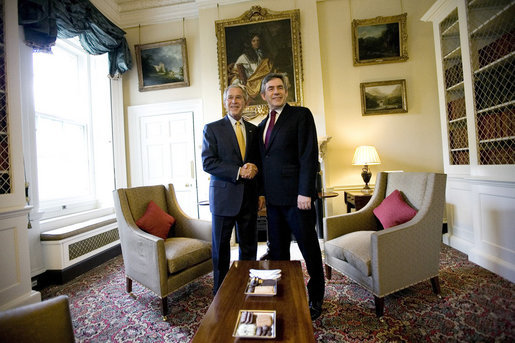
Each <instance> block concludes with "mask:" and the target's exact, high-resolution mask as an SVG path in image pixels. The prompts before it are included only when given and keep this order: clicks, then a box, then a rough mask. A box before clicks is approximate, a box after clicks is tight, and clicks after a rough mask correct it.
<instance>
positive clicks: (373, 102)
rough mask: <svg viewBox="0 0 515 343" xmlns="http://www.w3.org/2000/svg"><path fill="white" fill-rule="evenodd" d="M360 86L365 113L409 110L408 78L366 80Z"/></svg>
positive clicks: (362, 106)
mask: <svg viewBox="0 0 515 343" xmlns="http://www.w3.org/2000/svg"><path fill="white" fill-rule="evenodd" d="M360 88H361V111H362V114H363V115H371V114H388V113H405V112H408V101H407V97H406V80H391V81H379V82H364V83H361V84H360Z"/></svg>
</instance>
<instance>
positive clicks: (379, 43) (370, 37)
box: [352, 13, 408, 66]
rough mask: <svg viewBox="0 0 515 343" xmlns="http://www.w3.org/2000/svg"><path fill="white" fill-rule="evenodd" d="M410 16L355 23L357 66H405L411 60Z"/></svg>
mask: <svg viewBox="0 0 515 343" xmlns="http://www.w3.org/2000/svg"><path fill="white" fill-rule="evenodd" d="M406 17H407V15H406V13H403V14H400V15H396V16H391V17H376V18H372V19H355V20H353V21H352V52H353V57H354V61H353V62H354V65H355V66H362V65H371V64H381V63H394V62H405V61H407V60H408V43H407V42H408V32H407V29H406V21H407V19H406Z"/></svg>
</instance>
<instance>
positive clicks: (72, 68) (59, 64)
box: [33, 46, 86, 121]
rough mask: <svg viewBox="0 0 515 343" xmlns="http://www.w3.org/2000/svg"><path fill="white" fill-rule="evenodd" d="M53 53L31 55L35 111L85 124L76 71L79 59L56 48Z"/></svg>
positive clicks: (79, 77)
mask: <svg viewBox="0 0 515 343" xmlns="http://www.w3.org/2000/svg"><path fill="white" fill-rule="evenodd" d="M52 51H53V53H52V54H47V53H36V54H33V57H34V89H35V92H34V101H35V106H36V112H40V113H47V114H52V115H55V116H59V117H62V118H70V119H74V120H82V121H84V120H86V114H85V111H84V104H83V101H84V97H81V96H80V95H81V92H83V91H82V89H81V87H80V80H81V75H80V73H79V71H80V70H81V64H84V63H83V62H81V61H80V58H79V57H81V56H80V55H79V54H77V53H78V52H74V51H68V50H66V49H63V48H60V47H59V46H55V47H54V48H53V49H52ZM83 58H85V57H83ZM71 109H73V110H71Z"/></svg>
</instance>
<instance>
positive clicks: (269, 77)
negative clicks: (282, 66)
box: [261, 73, 288, 94]
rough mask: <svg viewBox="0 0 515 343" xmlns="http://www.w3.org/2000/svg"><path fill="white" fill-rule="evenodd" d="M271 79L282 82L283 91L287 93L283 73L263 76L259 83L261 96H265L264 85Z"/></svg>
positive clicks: (286, 84)
mask: <svg viewBox="0 0 515 343" xmlns="http://www.w3.org/2000/svg"><path fill="white" fill-rule="evenodd" d="M272 79H280V80H281V81H282V82H283V85H284V90H285V91H286V92H287V91H288V83H287V82H286V75H284V74H283V73H270V74H267V75H265V77H264V78H263V80H262V81H261V94H265V90H266V84H267V83H268V81H270V80H272Z"/></svg>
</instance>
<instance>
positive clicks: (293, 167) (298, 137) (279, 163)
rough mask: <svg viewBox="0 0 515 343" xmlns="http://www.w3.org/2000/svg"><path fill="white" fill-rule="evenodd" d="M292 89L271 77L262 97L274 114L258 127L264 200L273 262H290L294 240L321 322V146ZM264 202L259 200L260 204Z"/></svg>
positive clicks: (281, 78)
mask: <svg viewBox="0 0 515 343" xmlns="http://www.w3.org/2000/svg"><path fill="white" fill-rule="evenodd" d="M287 96H288V88H287V83H286V80H285V77H284V75H283V74H268V75H266V76H265V77H264V78H263V81H262V83H261V97H262V98H263V100H265V101H266V102H267V103H268V106H269V109H270V115H269V116H268V117H267V118H266V119H265V120H263V121H262V122H261V123H260V124H259V126H258V129H259V136H260V140H259V141H260V144H259V148H260V153H261V173H262V174H261V177H262V179H263V189H261V190H260V192H261V194H264V196H265V199H266V209H267V220H268V241H269V244H270V246H269V256H268V258H269V259H270V260H289V259H290V238H291V234H292V233H293V235H294V236H295V239H296V241H297V243H298V246H299V249H300V251H301V253H302V256H303V257H304V261H305V262H306V267H307V270H308V273H309V276H310V280H309V282H308V285H307V288H308V294H309V302H310V304H309V305H310V312H311V318H312V319H315V318H318V317H319V316H320V314H321V312H322V303H323V299H324V290H325V283H324V272H323V267H322V255H321V252H320V245H319V243H318V235H317V233H316V230H315V223H316V214H315V208H314V200H315V199H316V198H317V196H318V194H317V191H316V186H315V180H316V175H317V172H318V142H317V133H316V127H315V122H314V119H313V115H312V114H311V111H310V110H309V109H307V108H305V107H297V106H290V105H288V104H287V103H286V98H287ZM261 202H263V199H262V198H260V203H261Z"/></svg>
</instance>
